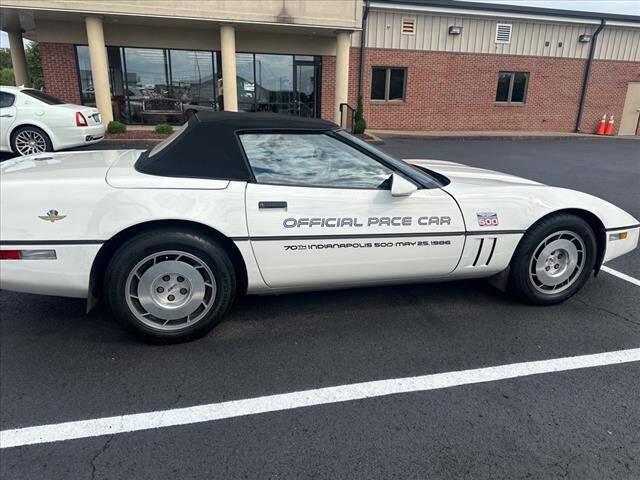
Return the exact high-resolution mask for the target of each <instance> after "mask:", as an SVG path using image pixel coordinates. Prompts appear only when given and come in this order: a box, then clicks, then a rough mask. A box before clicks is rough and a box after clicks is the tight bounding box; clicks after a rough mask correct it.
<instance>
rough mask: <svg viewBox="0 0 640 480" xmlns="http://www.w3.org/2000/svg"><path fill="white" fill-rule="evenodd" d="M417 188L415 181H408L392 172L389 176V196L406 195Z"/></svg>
mask: <svg viewBox="0 0 640 480" xmlns="http://www.w3.org/2000/svg"><path fill="white" fill-rule="evenodd" d="M416 190H418V187H417V186H416V184H415V183H413V182H410V181H409V180H407V179H405V178H404V177H402V176H401V175H398V174H397V173H394V174H393V175H392V176H391V196H392V197H408V196H409V195H411V194H412V193H413V192H415V191H416Z"/></svg>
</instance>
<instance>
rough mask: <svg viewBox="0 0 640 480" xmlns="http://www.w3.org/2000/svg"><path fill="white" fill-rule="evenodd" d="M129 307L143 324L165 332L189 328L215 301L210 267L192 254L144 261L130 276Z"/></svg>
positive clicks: (170, 253)
mask: <svg viewBox="0 0 640 480" xmlns="http://www.w3.org/2000/svg"><path fill="white" fill-rule="evenodd" d="M125 289H126V290H125V293H126V298H127V305H128V306H129V309H130V310H131V312H132V313H133V314H134V315H135V316H136V318H138V320H140V321H141V322H143V323H144V324H146V325H148V326H150V327H152V328H155V329H158V330H163V331H176V330H180V329H183V328H186V327H190V326H191V325H193V324H195V323H196V322H198V321H200V320H201V319H202V318H204V316H205V315H206V314H207V312H208V311H209V310H211V307H212V306H213V302H214V300H215V298H216V280H215V277H214V276H213V272H212V271H211V269H210V268H209V266H208V265H207V264H206V263H205V262H203V261H202V260H201V259H199V258H198V257H196V256H195V255H192V254H191V253H187V252H182V251H178V250H168V251H164V252H158V253H154V254H153V255H149V256H148V257H145V258H144V259H142V260H141V261H140V262H138V263H137V264H136V266H135V267H133V269H132V270H131V272H129V275H128V277H127V282H126V286H125Z"/></svg>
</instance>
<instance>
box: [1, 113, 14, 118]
mask: <svg viewBox="0 0 640 480" xmlns="http://www.w3.org/2000/svg"><path fill="white" fill-rule="evenodd" d="M0 117H2V118H7V117H13V115H9V114H6V115H0Z"/></svg>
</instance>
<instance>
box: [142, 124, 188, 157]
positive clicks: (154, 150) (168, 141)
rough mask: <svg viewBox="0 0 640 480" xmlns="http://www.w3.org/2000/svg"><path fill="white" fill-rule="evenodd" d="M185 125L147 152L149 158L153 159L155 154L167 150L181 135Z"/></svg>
mask: <svg viewBox="0 0 640 480" xmlns="http://www.w3.org/2000/svg"><path fill="white" fill-rule="evenodd" d="M187 125H188V123H185V124H184V125H182V126H181V127H178V128H177V129H176V131H175V132H173V133H172V134H171V135H169V136H168V137H167V138H165V139H164V140H163V141H161V142H160V143H159V144H157V145H156V146H155V147H153V148H152V149H151V151H150V152H149V156H150V157H153V156H154V155H156V154H157V153H159V152H161V151H162V150H164V149H165V148H167V146H169V145H170V144H172V143H173V142H174V141H175V140H176V139H177V138H178V137H179V136H180V135H182V133H183V132H184V130H185V128H186V127H187Z"/></svg>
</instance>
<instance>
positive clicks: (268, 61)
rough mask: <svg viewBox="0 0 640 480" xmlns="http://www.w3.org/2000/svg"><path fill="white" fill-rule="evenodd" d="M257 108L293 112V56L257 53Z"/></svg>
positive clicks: (264, 110)
mask: <svg viewBox="0 0 640 480" xmlns="http://www.w3.org/2000/svg"><path fill="white" fill-rule="evenodd" d="M255 70H256V72H255V73H256V110H258V111H259V112H275V113H289V114H291V113H293V57H292V56H291V55H264V54H256V59H255Z"/></svg>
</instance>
